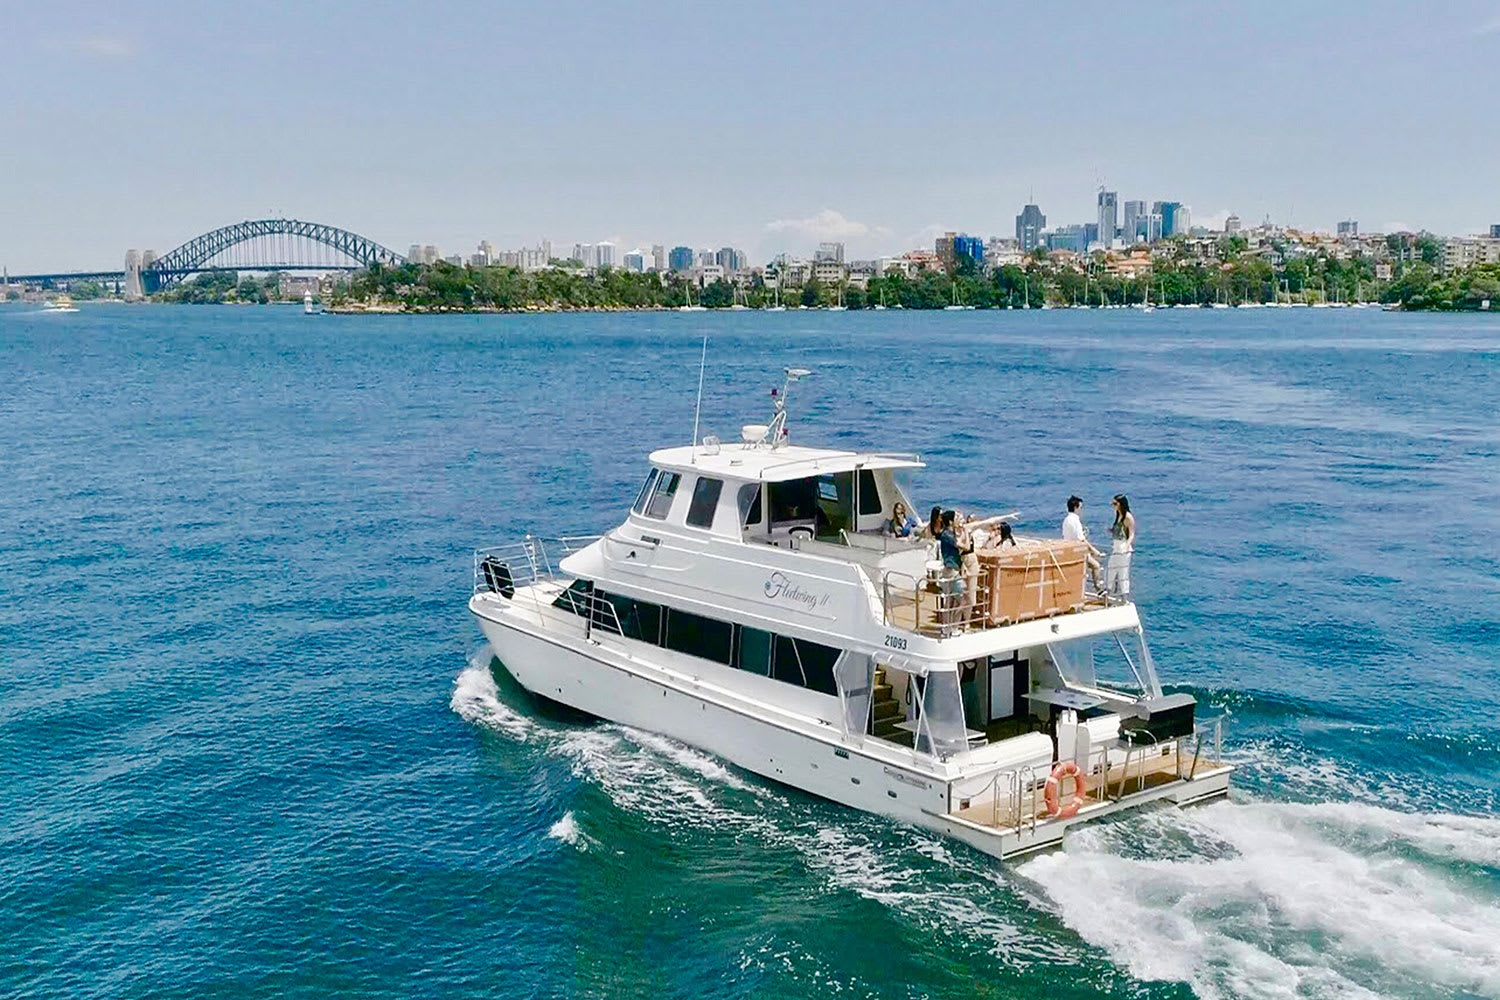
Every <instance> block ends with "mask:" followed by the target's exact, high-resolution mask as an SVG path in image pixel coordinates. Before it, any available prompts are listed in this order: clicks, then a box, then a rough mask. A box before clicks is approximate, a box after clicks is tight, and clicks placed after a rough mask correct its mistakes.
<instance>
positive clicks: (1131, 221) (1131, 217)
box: [1120, 201, 1146, 246]
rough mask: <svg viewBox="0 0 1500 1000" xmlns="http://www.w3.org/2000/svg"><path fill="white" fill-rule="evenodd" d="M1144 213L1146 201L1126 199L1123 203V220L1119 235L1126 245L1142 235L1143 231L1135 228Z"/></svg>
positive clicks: (1137, 227) (1138, 225)
mask: <svg viewBox="0 0 1500 1000" xmlns="http://www.w3.org/2000/svg"><path fill="white" fill-rule="evenodd" d="M1145 214H1146V203H1145V202H1144V201H1127V202H1126V203H1125V220H1124V223H1123V225H1122V226H1121V227H1120V235H1121V236H1122V237H1123V239H1124V241H1125V244H1126V246H1129V245H1130V244H1132V243H1134V242H1135V241H1136V240H1137V239H1138V238H1141V237H1142V236H1144V234H1143V233H1140V232H1138V231H1137V230H1138V229H1139V228H1140V224H1141V219H1142V218H1143V217H1144V216H1145Z"/></svg>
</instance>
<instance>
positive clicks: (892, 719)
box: [870, 667, 906, 741]
mask: <svg viewBox="0 0 1500 1000" xmlns="http://www.w3.org/2000/svg"><path fill="white" fill-rule="evenodd" d="M904 721H906V716H905V715H904V714H903V713H902V711H901V704H900V702H898V701H896V698H895V696H894V695H893V694H892V692H891V686H890V684H888V683H887V682H886V679H885V668H884V667H876V668H875V687H874V689H873V690H872V691H871V692H870V735H871V736H878V737H880V738H881V739H885V740H893V741H899V740H900V739H901V738H902V737H903V736H905V735H906V734H904V733H902V732H901V731H900V730H899V729H897V728H896V723H898V722H904Z"/></svg>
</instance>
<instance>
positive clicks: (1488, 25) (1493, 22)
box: [1474, 11, 1500, 35]
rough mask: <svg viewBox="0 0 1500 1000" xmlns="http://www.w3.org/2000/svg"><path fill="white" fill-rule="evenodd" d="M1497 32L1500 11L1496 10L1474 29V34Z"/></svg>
mask: <svg viewBox="0 0 1500 1000" xmlns="http://www.w3.org/2000/svg"><path fill="white" fill-rule="evenodd" d="M1497 32H1500V11H1496V12H1495V15H1494V16H1493V17H1491V18H1490V19H1489V20H1488V21H1485V22H1483V23H1481V24H1480V25H1479V27H1477V28H1475V29H1474V34H1476V35H1493V34H1496V33H1497Z"/></svg>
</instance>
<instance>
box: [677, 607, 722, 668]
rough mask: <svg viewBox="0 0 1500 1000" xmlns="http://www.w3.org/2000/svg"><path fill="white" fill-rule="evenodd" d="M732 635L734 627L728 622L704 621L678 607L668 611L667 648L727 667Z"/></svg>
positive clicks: (705, 619) (699, 616)
mask: <svg viewBox="0 0 1500 1000" xmlns="http://www.w3.org/2000/svg"><path fill="white" fill-rule="evenodd" d="M733 633H734V626H732V625H730V624H729V623H728V622H721V621H717V620H715V619H713V618H704V617H703V616H702V615H694V614H689V613H688V612H686V611H678V610H676V609H675V608H668V609H667V641H666V642H665V643H664V645H665V646H666V647H667V648H668V649H675V650H677V652H679V653H687V654H688V655H690V656H701V657H703V659H705V660H713V661H715V662H716V663H724V664H727V663H729V659H730V657H729V650H730V640H731V639H732V638H733Z"/></svg>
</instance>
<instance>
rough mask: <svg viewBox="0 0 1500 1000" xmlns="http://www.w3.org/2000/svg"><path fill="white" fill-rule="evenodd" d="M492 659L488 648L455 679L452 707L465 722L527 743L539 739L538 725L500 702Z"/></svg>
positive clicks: (478, 654) (476, 654) (450, 703)
mask: <svg viewBox="0 0 1500 1000" xmlns="http://www.w3.org/2000/svg"><path fill="white" fill-rule="evenodd" d="M491 655H492V654H491V653H490V648H489V647H488V646H485V647H484V648H483V649H481V650H480V651H479V652H477V653H475V654H474V655H473V656H472V657H470V658H469V665H468V666H466V667H464V669H463V670H462V671H461V672H460V673H459V675H458V676H457V677H455V678H454V679H453V694H452V696H451V697H450V698H449V699H448V707H449V708H451V709H453V711H454V712H456V713H458V716H459V718H461V719H463V720H464V721H465V722H469V723H473V724H474V725H477V726H483V727H485V728H486V729H489V730H491V731H492V732H496V733H499V734H500V735H502V736H508V737H510V738H511V739H514V740H520V741H522V742H525V741H526V740H528V739H530V738H531V737H532V736H533V735H535V733H536V732H537V729H538V727H537V724H536V723H535V722H533V721H532V720H531V719H528V718H527V717H526V716H524V715H522V714H521V713H519V712H517V711H516V710H515V709H513V708H511V707H510V706H509V705H507V704H505V702H503V701H501V700H500V689H499V687H497V686H496V684H495V675H494V674H492V673H491V672H490V657H491Z"/></svg>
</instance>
